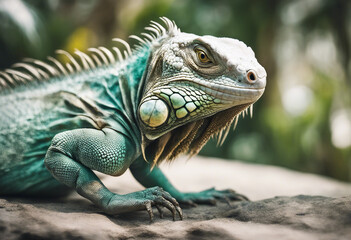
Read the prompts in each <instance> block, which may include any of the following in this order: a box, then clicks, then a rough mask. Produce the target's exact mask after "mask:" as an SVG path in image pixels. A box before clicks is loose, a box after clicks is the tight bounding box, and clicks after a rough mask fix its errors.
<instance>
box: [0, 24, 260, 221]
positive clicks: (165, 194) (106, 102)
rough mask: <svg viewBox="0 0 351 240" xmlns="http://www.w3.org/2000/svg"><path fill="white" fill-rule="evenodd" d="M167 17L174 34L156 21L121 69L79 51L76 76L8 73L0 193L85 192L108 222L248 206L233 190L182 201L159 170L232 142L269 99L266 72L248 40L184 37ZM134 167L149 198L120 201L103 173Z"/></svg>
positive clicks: (1, 112)
mask: <svg viewBox="0 0 351 240" xmlns="http://www.w3.org/2000/svg"><path fill="white" fill-rule="evenodd" d="M162 20H163V21H164V23H165V24H166V25H167V28H168V29H167V30H166V29H164V28H163V27H162V26H161V25H160V24H158V23H156V22H152V24H151V28H152V29H153V30H151V31H152V32H154V33H157V36H155V37H154V38H153V39H149V40H151V43H150V42H145V40H141V47H139V48H138V50H133V52H132V54H131V56H129V57H128V58H126V59H123V60H120V61H115V60H114V57H111V55H109V54H108V52H106V51H101V50H96V51H95V55H94V53H93V54H92V55H90V57H89V56H88V55H85V54H84V53H81V52H78V53H77V55H78V56H79V57H80V62H81V63H80V64H78V63H77V62H76V61H75V60H71V63H70V66H71V68H72V69H73V71H72V72H71V73H69V72H70V71H69V70H70V69H69V68H70V67H63V65H61V64H57V63H55V61H52V59H51V62H52V64H51V65H50V66H51V68H50V66H49V67H48V66H45V65H44V63H40V62H38V61H37V62H34V63H31V66H32V68H29V67H28V66H29V64H25V65H23V64H22V66H18V68H17V69H9V70H5V71H4V72H0V106H1V108H0V136H1V137H0V194H1V195H31V196H33V195H34V196H38V195H40V196H43V195H51V196H57V195H59V196H60V195H63V194H66V193H67V192H68V190H69V189H75V190H76V191H77V192H78V193H79V194H80V195H82V196H83V197H85V198H87V199H89V200H90V201H92V202H93V203H94V204H96V205H98V206H99V207H101V209H102V210H103V211H105V212H106V213H108V214H119V213H124V212H131V211H136V210H143V209H146V210H147V212H148V213H149V215H150V218H151V220H152V219H153V212H152V207H153V206H155V207H156V208H157V209H158V210H159V211H160V214H161V216H162V210H161V207H165V208H167V209H169V210H170V211H171V212H172V215H173V219H175V218H176V215H177V214H178V215H179V217H180V218H182V211H181V208H180V206H179V203H178V202H180V203H184V204H188V205H192V206H194V205H196V203H205V204H215V202H216V199H223V200H226V201H229V200H247V198H246V197H244V196H242V195H240V194H237V193H235V192H234V191H232V190H224V191H217V190H215V189H209V190H205V191H202V192H198V193H195V192H194V193H182V192H180V191H178V190H177V189H176V188H175V187H173V186H172V184H171V183H170V182H169V181H168V179H167V178H166V177H165V175H164V174H163V173H162V171H161V170H160V169H159V168H158V166H157V165H158V164H159V163H160V162H161V161H163V160H167V159H173V158H175V157H176V156H177V155H179V154H181V153H186V152H188V153H190V154H196V153H197V152H198V151H199V150H200V149H201V147H202V146H203V145H204V144H205V143H206V142H207V141H208V139H209V138H210V137H211V136H213V135H214V134H219V138H220V140H221V141H222V140H224V138H225V135H226V134H227V133H228V132H227V131H226V129H228V128H229V127H230V125H231V123H232V122H233V121H235V120H236V121H237V118H238V116H239V114H240V113H242V112H243V111H245V109H247V108H249V107H250V106H252V104H253V103H254V102H255V101H257V100H258V98H259V97H260V96H261V95H262V93H263V91H264V87H265V81H266V72H265V70H264V69H263V68H262V67H261V66H260V65H259V64H258V63H257V60H256V59H255V57H254V54H253V52H252V50H251V49H250V48H248V47H247V46H246V45H245V44H244V43H242V42H240V41H238V40H233V39H228V38H215V37H212V36H203V37H199V36H196V35H193V34H187V33H181V32H180V31H179V29H178V28H177V27H176V26H175V24H174V23H173V22H171V21H170V20H168V19H166V18H162ZM151 28H149V29H151ZM122 42H123V41H122ZM126 46H127V45H126ZM127 47H129V46H127ZM127 51H129V50H128V48H127ZM117 56H118V52H117ZM55 64H56V65H55ZM33 68H35V69H36V70H34V71H33ZM62 68H63V70H62ZM38 69H39V70H38ZM43 70H45V71H43ZM45 72H47V73H46V75H47V76H49V77H48V79H44V78H47V76H45V75H44V74H45ZM20 81H22V82H23V81H27V84H20V83H19V82H20ZM223 130H224V134H223V133H222V131H223ZM43 160H44V161H43ZM145 160H147V161H145ZM46 168H47V169H48V170H49V171H47V169H46ZM128 168H129V169H130V170H131V172H132V174H133V176H134V177H135V179H136V180H137V181H139V182H140V183H141V184H142V185H143V186H145V187H146V189H145V190H143V191H140V192H134V193H129V194H126V195H119V194H116V193H112V192H111V191H109V190H108V189H107V188H106V187H105V186H104V185H103V183H102V182H101V181H100V180H99V178H98V177H97V176H96V175H95V174H94V172H93V171H92V170H96V171H99V172H102V173H105V174H109V175H112V176H119V175H122V174H123V173H124V172H125V171H126V170H127V169H128ZM50 173H51V174H50ZM52 176H53V177H54V178H53V177H52ZM55 179H56V180H55Z"/></svg>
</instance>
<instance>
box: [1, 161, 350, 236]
mask: <svg viewBox="0 0 351 240" xmlns="http://www.w3.org/2000/svg"><path fill="white" fill-rule="evenodd" d="M163 169H164V171H165V172H166V174H167V175H168V176H169V178H170V179H171V180H172V181H173V182H174V183H175V185H176V186H177V187H178V188H179V189H181V190H184V191H200V190H203V189H206V188H209V187H212V186H215V187H216V188H219V189H221V188H233V189H235V190H237V191H238V192H240V193H243V194H245V195H247V196H248V197H250V198H251V200H253V201H252V202H232V203H231V205H228V204H227V203H221V202H219V203H218V204H217V206H198V207H196V208H188V209H183V210H184V215H185V219H184V220H183V221H175V222H173V221H172V220H171V215H170V214H169V213H167V212H166V213H165V216H164V219H159V218H158V217H157V215H156V216H155V221H154V222H153V223H151V224H150V223H149V219H148V214H147V213H146V212H145V211H141V212H135V213H130V214H124V215H119V216H109V215H106V214H104V213H102V212H101V211H100V210H99V209H98V208H97V207H95V206H94V205H93V204H91V203H90V202H89V201H87V200H85V199H83V198H81V197H80V196H79V195H77V194H75V193H73V194H71V195H70V196H69V197H67V198H60V199H40V198H36V199H34V198H32V199H28V198H27V199H25V198H9V197H7V198H0V239H29V240H31V239H53V240H55V239H165V238H169V239H255V240H256V239H300V240H303V239H326V240H327V239H328V240H330V239H338V240H339V239H351V184H346V183H342V182H338V181H335V180H332V179H328V178H325V177H320V176H316V175H312V174H305V173H298V172H294V171H291V170H286V169H282V168H278V167H272V166H263V165H252V164H246V163H242V162H235V161H231V162H229V161H223V160H219V159H208V158H201V157H196V158H193V159H191V160H190V161H186V160H185V159H181V160H179V161H177V162H175V163H173V164H172V165H171V166H164V167H163ZM100 177H102V175H100ZM103 182H104V183H105V184H106V185H107V186H108V187H109V188H110V189H111V190H113V191H115V192H118V193H128V192H132V191H137V190H141V189H142V187H141V186H140V185H139V184H137V183H136V181H135V180H134V179H133V177H132V176H131V174H130V173H127V174H124V175H123V176H121V177H118V178H113V177H106V176H104V177H103ZM282 195H283V196H284V197H282ZM275 196H279V197H275ZM156 212H157V211H155V214H156Z"/></svg>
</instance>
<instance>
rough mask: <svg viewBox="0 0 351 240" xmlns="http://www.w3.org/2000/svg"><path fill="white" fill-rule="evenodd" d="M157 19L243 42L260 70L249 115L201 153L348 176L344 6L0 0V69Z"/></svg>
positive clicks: (300, 0) (348, 41)
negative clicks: (262, 86)
mask: <svg viewBox="0 0 351 240" xmlns="http://www.w3.org/2000/svg"><path fill="white" fill-rule="evenodd" d="M160 16H166V17H168V18H170V19H173V20H175V22H176V23H177V25H178V26H179V27H180V28H181V30H182V31H184V32H191V33H195V34H198V35H207V34H208V35H214V36H226V37H232V38H237V39H240V40H242V41H244V42H245V43H246V44H248V45H249V46H251V47H252V49H253V50H254V51H255V53H256V56H257V59H258V61H259V62H260V63H261V64H262V65H263V66H264V67H265V68H266V70H267V72H268V85H267V88H266V92H265V94H264V96H263V97H262V98H261V99H260V100H259V102H258V103H256V104H255V111H254V117H253V119H250V118H249V117H246V118H245V120H239V124H238V127H237V129H236V130H235V132H232V133H231V134H230V135H229V136H228V138H227V140H226V142H225V143H224V144H223V146H222V147H221V148H217V146H216V141H210V142H209V143H208V144H207V145H206V146H205V148H204V149H203V150H202V151H201V154H202V155H206V156H215V157H221V158H226V159H239V160H243V161H247V162H252V163H263V164H273V165H279V166H284V167H288V168H291V169H295V170H299V171H304V172H312V173H318V174H323V175H326V176H330V177H333V178H337V179H340V180H344V181H350V180H351V94H350V93H351V91H350V89H351V78H350V76H351V58H350V54H351V1H347V0H295V1H293V0H251V1H247V0H231V1H229V0H227V1H219V0H192V1H190V0H189V1H187V0H158V1H156V0H145V1H143V0H0V32H1V35H0V69H4V68H8V67H10V66H11V65H12V64H13V63H15V62H18V61H20V60H21V59H23V58H25V57H31V58H37V59H42V60H44V59H45V58H46V56H49V55H51V56H52V55H55V54H54V51H55V50H56V49H64V50H67V51H70V52H73V51H74V49H75V48H77V49H80V50H83V51H84V50H85V49H87V48H89V47H92V46H101V45H104V46H107V47H108V46H111V44H112V43H111V39H112V38H113V37H120V38H122V39H127V38H128V36H129V35H130V34H136V35H138V34H140V33H141V32H142V31H143V28H144V27H145V26H147V25H148V23H149V21H150V20H158V18H159V17H160ZM129 42H130V43H132V44H133V41H132V40H130V41H129ZM0 107H1V106H0Z"/></svg>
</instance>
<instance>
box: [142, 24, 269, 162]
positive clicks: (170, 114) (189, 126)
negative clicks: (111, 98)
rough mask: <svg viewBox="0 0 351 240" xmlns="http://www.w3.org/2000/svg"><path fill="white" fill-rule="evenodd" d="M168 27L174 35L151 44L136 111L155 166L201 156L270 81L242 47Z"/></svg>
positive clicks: (250, 51) (232, 41)
mask: <svg viewBox="0 0 351 240" xmlns="http://www.w3.org/2000/svg"><path fill="white" fill-rule="evenodd" d="M168 24H169V25H170V26H169V27H172V31H168V34H167V35H166V36H163V37H162V38H160V39H159V40H158V41H155V42H154V43H153V44H152V56H151V57H150V61H149V66H148V68H147V72H146V74H145V87H144V93H143V96H142V99H141V101H140V104H139V109H138V116H139V121H140V123H139V125H140V128H141V130H142V134H143V137H144V151H145V152H146V155H151V156H150V157H152V158H154V159H156V160H155V161H156V162H157V161H159V160H162V159H165V158H174V157H175V156H176V155H178V154H179V153H181V152H186V151H190V152H191V153H197V152H198V151H199V150H200V149H201V147H202V146H203V145H204V144H205V143H206V142H207V141H208V139H209V138H210V137H211V136H212V135H214V134H216V133H219V132H221V131H222V130H224V129H225V128H228V129H229V126H230V125H231V123H232V122H233V121H234V120H235V118H236V119H237V117H238V114H239V113H241V112H242V111H244V110H246V109H248V108H249V107H250V106H252V105H253V103H255V102H256V101H257V100H258V99H259V98H260V97H261V95H262V94H263V92H264V89H265V86H266V76H267V74H266V71H265V69H264V68H263V67H262V66H261V65H260V64H259V63H258V62H257V60H256V58H255V54H254V52H253V51H252V49H251V48H250V47H247V46H246V45H245V44H244V43H243V42H241V41H239V40H236V39H231V38H218V37H213V36H197V35H194V34H188V33H182V32H180V31H179V30H178V29H177V28H176V27H175V25H174V24H173V25H172V24H171V23H168ZM222 136H223V137H224V138H225V136H224V135H222ZM223 140H224V139H223ZM145 142H146V143H145ZM146 157H147V156H146Z"/></svg>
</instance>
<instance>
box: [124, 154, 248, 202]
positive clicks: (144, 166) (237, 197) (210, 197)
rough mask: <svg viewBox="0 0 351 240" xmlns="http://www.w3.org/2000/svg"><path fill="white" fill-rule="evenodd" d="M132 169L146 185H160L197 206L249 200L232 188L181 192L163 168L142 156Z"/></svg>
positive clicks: (181, 199) (178, 199)
mask: <svg viewBox="0 0 351 240" xmlns="http://www.w3.org/2000/svg"><path fill="white" fill-rule="evenodd" d="M130 170H131V172H132V174H133V176H134V177H135V179H137V180H138V182H139V183H140V184H142V185H143V186H144V187H154V186H160V187H162V188H163V189H164V190H166V191H167V192H169V193H170V194H171V195H172V196H173V197H174V198H175V199H176V200H177V201H178V202H180V203H182V204H185V205H190V206H196V203H199V204H211V205H215V204H216V201H217V200H225V201H227V202H228V203H229V201H230V200H234V201H248V198H247V197H245V196H244V195H241V194H239V193H236V192H235V191H234V190H231V189H227V190H216V189H214V188H210V189H208V190H204V191H201V192H187V193H184V192H180V191H179V190H178V189H176V188H175V187H174V186H173V185H172V184H171V183H170V182H169V180H168V179H167V177H166V176H165V175H164V174H163V173H162V171H161V169H159V168H158V167H157V166H155V167H154V168H153V169H151V166H150V164H149V163H147V162H146V161H144V160H143V159H141V158H139V159H137V160H135V161H134V162H133V163H132V165H131V166H130Z"/></svg>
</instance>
